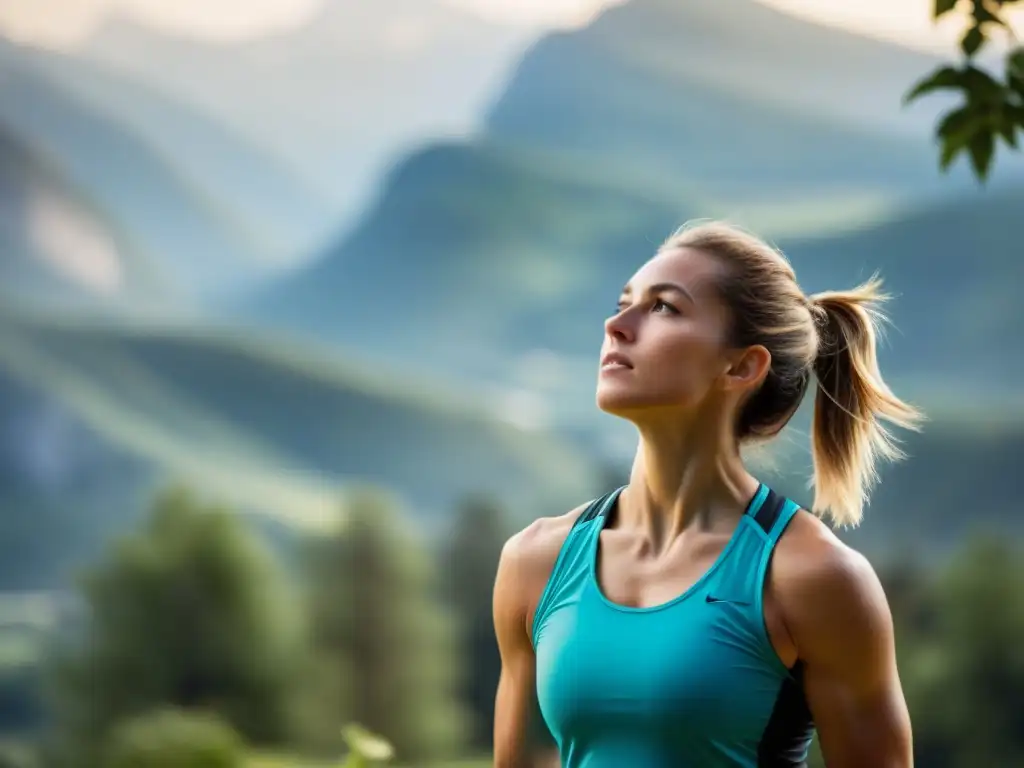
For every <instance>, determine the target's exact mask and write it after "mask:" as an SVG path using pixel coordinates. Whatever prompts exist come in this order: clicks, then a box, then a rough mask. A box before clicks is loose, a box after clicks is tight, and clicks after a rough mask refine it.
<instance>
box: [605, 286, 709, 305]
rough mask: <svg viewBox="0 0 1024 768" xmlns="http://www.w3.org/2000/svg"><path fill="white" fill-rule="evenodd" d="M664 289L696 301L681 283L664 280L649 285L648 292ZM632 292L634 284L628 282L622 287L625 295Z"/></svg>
mask: <svg viewBox="0 0 1024 768" xmlns="http://www.w3.org/2000/svg"><path fill="white" fill-rule="evenodd" d="M663 291H673V292H675V293H679V294H682V295H683V296H684V297H685V298H686V299H687V300H688V301H690V303H696V302H694V300H693V294H691V293H690V292H689V291H688V290H686V289H685V288H683V286H681V285H679V283H669V282H662V283H654V284H653V285H649V286H647V293H662V292H663ZM632 293H633V286H631V285H628V284H627V285H626V287H625V288H623V289H622V295H623V296H629V295H632Z"/></svg>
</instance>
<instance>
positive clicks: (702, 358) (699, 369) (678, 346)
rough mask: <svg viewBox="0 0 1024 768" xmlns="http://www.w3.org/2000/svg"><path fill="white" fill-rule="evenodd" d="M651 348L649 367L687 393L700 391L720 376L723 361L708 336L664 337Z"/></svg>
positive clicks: (692, 333) (718, 350)
mask: <svg viewBox="0 0 1024 768" xmlns="http://www.w3.org/2000/svg"><path fill="white" fill-rule="evenodd" d="M658 342H659V343H658V344H654V345H652V349H651V353H652V354H651V359H652V361H654V365H653V366H652V367H653V368H655V369H660V370H661V371H663V373H664V375H667V376H671V378H673V379H674V380H675V381H677V382H678V383H679V384H680V385H681V386H684V387H686V388H688V389H696V390H704V389H707V388H708V387H710V386H711V384H712V383H713V382H714V380H715V379H716V378H717V377H718V376H719V374H721V372H722V367H723V365H724V361H723V359H722V355H721V351H722V350H721V348H720V345H719V343H718V340H717V338H716V337H714V336H713V335H712V334H711V333H709V332H703V333H702V332H699V331H698V330H697V329H695V330H694V331H693V332H689V333H686V334H679V335H677V336H666V337H664V338H662V339H658Z"/></svg>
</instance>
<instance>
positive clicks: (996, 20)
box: [971, 0, 1006, 27]
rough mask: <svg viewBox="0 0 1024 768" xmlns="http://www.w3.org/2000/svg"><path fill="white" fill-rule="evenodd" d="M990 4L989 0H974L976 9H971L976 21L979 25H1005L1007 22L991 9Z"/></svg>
mask: <svg viewBox="0 0 1024 768" xmlns="http://www.w3.org/2000/svg"><path fill="white" fill-rule="evenodd" d="M988 5H989V0H974V9H973V10H972V11H971V15H972V16H974V21H975V23H976V24H977V25H978V26H979V27H980V26H981V25H982V24H998V25H999V26H1001V27H1005V26H1006V22H1005V21H1003V20H1002V19H1001V18H1000V17H999V16H997V15H996V14H995V13H993V12H992V11H990V10H989V8H988Z"/></svg>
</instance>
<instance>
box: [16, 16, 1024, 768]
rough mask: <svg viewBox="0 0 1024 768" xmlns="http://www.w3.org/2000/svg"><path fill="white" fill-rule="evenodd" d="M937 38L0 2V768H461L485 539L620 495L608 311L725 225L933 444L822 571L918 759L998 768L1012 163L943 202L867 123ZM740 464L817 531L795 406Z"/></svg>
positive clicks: (1014, 501) (970, 178)
mask: <svg viewBox="0 0 1024 768" xmlns="http://www.w3.org/2000/svg"><path fill="white" fill-rule="evenodd" d="M949 5H950V6H952V5H953V3H949ZM978 5H981V3H978ZM996 5H998V4H996ZM1011 18H1014V19H1015V20H1016V21H1018V22H1019V20H1020V19H1019V16H1018V17H1011ZM965 24H966V21H965V19H964V18H958V17H957V16H956V15H955V14H954V15H951V16H950V17H949V18H946V19H943V20H942V21H941V23H938V24H936V23H934V22H933V19H932V3H931V2H928V1H927V0H872V1H871V2H867V1H866V0H861V2H858V3H844V2H841V0H626V1H625V2H623V1H621V0H619V1H613V2H609V1H608V0H386V1H385V0H374V1H373V2H371V1H370V0H258V1H257V0H247V1H246V2H242V0H208V1H206V2H200V0H187V1H186V0H177V1H176V2H173V3H172V2H170V1H169V0H32V1H31V2H27V1H26V0H0V765H2V766H7V767H10V766H18V768H28V766H34V767H36V768H39V767H40V766H44V765H46V766H49V765H55V766H64V765H68V766H84V767H86V768H88V767H91V766H102V768H110V767H111V766H113V767H114V768H123V767H124V766H136V767H137V768H147V767H156V766H172V765H174V766H191V765H196V766H198V765H202V766H246V768H257V767H258V768H271V767H273V768H283V767H284V766H296V767H297V768H309V767H310V766H324V765H329V764H334V762H332V761H337V760H338V759H341V757H342V756H343V755H344V753H345V750H346V737H345V735H344V734H343V733H342V727H343V726H345V725H346V724H359V725H361V726H363V727H365V728H366V729H369V731H370V732H371V733H375V734H379V735H381V736H383V737H384V738H386V739H387V740H388V741H389V742H390V743H391V744H392V745H393V747H394V750H395V762H396V764H400V765H403V766H427V765H430V766H441V767H444V768H450V767H452V766H462V767H463V768H467V767H468V766H473V767H474V768H476V767H478V766H484V765H489V764H490V758H489V748H490V728H491V718H492V714H493V696H494V689H495V685H496V681H497V674H498V659H497V653H496V649H495V647H494V638H493V633H492V628H491V614H490V598H491V585H492V582H493V577H494V571H495V567H496V563H497V558H498V554H499V552H500V549H501V546H502V544H503V542H504V541H505V539H506V538H507V537H508V536H509V535H510V534H511V533H513V532H514V531H516V530H518V529H519V528H521V527H522V526H523V525H525V524H526V523H527V522H529V521H530V520H532V519H534V518H536V517H539V516H544V515H553V514H561V513H564V512H565V511H567V510H569V509H571V508H573V507H575V506H577V505H578V504H580V503H582V502H584V501H586V500H588V499H590V498H593V497H595V496H597V495H599V494H601V493H603V492H605V491H606V490H608V489H610V488H611V487H612V486H613V484H616V483H619V482H622V481H623V480H624V478H625V477H626V474H627V472H628V469H629V463H630V460H631V456H632V450H633V448H634V439H633V436H632V433H631V431H630V430H629V428H628V427H626V426H624V425H623V424H619V423H616V422H614V421H613V420H611V419H610V418H608V417H602V416H601V415H600V414H599V413H598V412H597V411H596V408H595V407H594V404H593V390H594V385H595V377H596V368H597V364H596V361H597V354H598V350H599V346H600V343H601V337H602V322H603V319H604V318H605V317H606V316H607V314H608V313H609V312H610V311H611V309H612V306H613V303H614V301H615V300H616V299H617V296H618V292H619V289H620V287H621V285H622V284H623V283H624V281H625V280H627V279H628V277H629V276H630V274H631V273H632V272H633V271H634V270H635V269H636V268H637V267H638V266H639V265H640V264H641V263H642V262H643V261H644V260H646V259H647V258H648V257H649V256H650V255H651V254H652V252H653V251H654V249H655V248H656V246H657V245H658V244H659V243H660V242H661V241H662V240H663V239H664V238H665V237H666V236H667V235H668V234H669V233H670V232H671V231H672V230H673V229H675V228H676V227H677V226H678V225H680V224H682V223H684V222H685V221H687V220H689V219H692V218H695V217H699V218H704V217H722V218H726V219H729V220H730V221H733V222H735V223H738V224H741V225H745V226H747V227H750V228H753V229H755V230H756V231H757V232H758V233H760V234H762V235H764V236H766V237H768V238H770V239H771V240H772V241H773V242H775V243H777V244H778V245H779V246H781V247H782V248H783V249H784V250H785V252H786V253H787V254H788V255H789V257H790V258H791V260H792V261H793V263H794V265H795V267H796V270H797V273H798V275H799V277H800V280H801V283H802V285H803V287H804V289H805V290H806V291H807V292H812V291H817V290H823V289H827V288H844V287H850V286H852V285H853V284H854V283H855V282H856V281H859V280H863V279H866V278H867V277H869V276H870V275H871V274H872V273H873V272H875V271H876V270H878V271H880V272H881V274H882V276H883V278H884V279H885V280H886V282H887V285H888V288H889V289H890V290H891V291H892V292H893V293H894V294H895V295H896V300H895V302H894V303H893V305H892V307H891V315H892V320H893V327H892V328H891V329H890V332H889V334H888V341H887V345H886V348H885V349H884V350H883V352H882V354H881V357H882V367H883V371H884V372H885V373H886V375H887V378H888V379H889V380H890V382H891V383H892V385H893V387H894V388H895V389H896V390H897V391H898V392H899V393H900V394H901V395H903V396H905V397H907V398H908V399H910V400H912V401H913V402H915V403H917V404H919V405H921V406H922V407H923V408H924V409H925V410H926V411H927V412H928V414H929V416H930V423H929V424H928V425H927V428H926V429H925V431H924V432H923V433H922V434H920V435H913V436H908V437H907V438H906V442H905V447H906V450H907V452H908V453H909V455H910V459H909V461H907V462H905V463H903V464H900V465H897V466H894V467H887V468H885V470H884V472H883V476H882V483H881V485H880V487H879V489H878V490H877V492H876V493H875V494H874V495H873V497H872V501H871V504H870V507H869V509H868V511H867V515H866V522H865V523H864V524H863V525H862V526H861V527H860V528H859V529H858V530H856V531H847V532H843V534H842V535H843V537H844V538H845V539H847V540H848V541H849V542H851V543H852V544H854V545H855V546H857V547H858V548H860V549H861V550H862V551H864V552H865V553H866V554H867V555H868V556H869V558H870V559H871V561H872V563H873V564H874V565H875V567H876V568H877V569H878V570H879V572H880V574H881V575H882V577H883V580H884V582H885V585H886V588H887V591H888V594H889V598H890V601H891V603H892V606H893V611H894V614H895V617H896V623H897V632H898V635H897V642H898V646H899V654H900V663H901V674H902V679H903V684H904V687H905V689H906V693H907V697H908V700H909V702H910V707H911V711H912V716H913V721H914V727H915V742H916V750H917V761H918V765H919V766H925V767H935V768H947V767H948V768H989V767H990V766H997V765H998V766H1000V767H1001V768H1011V767H1012V766H1024V646H1022V645H1021V644H1020V638H1021V637H1022V636H1024V601H1021V599H1020V594H1021V592H1022V590H1024V559H1022V558H1021V557H1020V555H1021V539H1020V536H1021V531H1022V527H1024V521H1022V519H1021V516H1020V514H1019V508H1020V459H1019V456H1020V454H1018V453H1017V451H1024V398H1022V395H1021V391H1020V388H1019V387H1018V385H1017V382H1018V377H1019V376H1021V375H1022V374H1024V356H1022V354H1021V346H1020V334H1021V332H1022V331H1024V313H1022V309H1021V302H1020V293H1019V291H1020V289H1019V287H1018V285H1017V283H1018V281H1019V280H1020V279H1021V277H1022V274H1024V272H1022V270H1024V267H1022V265H1024V259H1021V253H1020V249H1021V243H1022V242H1024V240H1022V238H1024V215H1022V214H1024V163H1021V160H1020V157H1019V156H1018V155H1014V154H1009V153H1008V154H1005V155H1001V156H999V157H998V158H997V163H996V165H995V167H994V170H993V172H992V173H991V175H990V177H989V179H988V181H987V183H986V184H984V185H981V184H979V183H978V181H977V180H976V179H975V177H974V175H973V174H972V172H971V169H970V166H969V165H968V163H967V162H966V160H963V161H957V162H956V163H954V164H953V166H952V168H951V169H950V170H949V171H948V173H946V174H943V173H941V172H940V171H939V169H938V150H937V147H936V145H935V143H934V141H933V139H932V135H933V133H934V129H935V125H936V122H937V120H938V118H939V117H940V116H941V114H942V110H943V109H944V108H946V107H949V106H950V103H951V102H950V100H949V99H948V98H947V97H945V96H936V97H935V98H930V99H925V100H921V101H920V102H915V103H913V104H912V105H909V106H904V105H903V104H902V99H903V96H904V94H905V93H906V92H907V91H908V90H909V88H910V87H911V85H912V84H913V83H914V82H915V81H917V80H918V79H919V78H920V77H921V76H923V75H926V74H927V73H928V72H930V71H932V70H933V69H934V68H935V67H937V66H939V65H941V64H942V63H943V62H945V61H947V60H952V59H954V58H955V57H957V56H958V55H959V50H958V47H957V46H958V40H959V36H960V35H961V34H962V33H963V30H964V28H965ZM1018 29H1024V26H1022V25H1019V24H1018ZM999 45H1000V41H999V40H995V41H993V43H992V46H993V47H992V48H991V50H989V49H986V52H987V53H986V55H989V56H990V57H996V56H997V54H999V53H1000V51H1001V50H1003V49H1000V48H999ZM1004 48H1005V46H1004ZM991 60H992V61H994V62H996V64H997V65H998V63H999V61H1000V60H999V59H998V58H992V59H991ZM755 458H756V460H757V462H758V468H759V470H758V471H759V472H760V473H761V474H762V476H763V477H764V478H765V479H766V480H767V481H769V482H771V483H773V484H775V485H776V486H777V487H778V488H779V489H780V490H782V491H784V492H787V493H788V494H790V495H792V496H793V497H794V498H795V499H797V500H798V501H801V502H803V503H809V502H810V499H811V493H810V492H809V491H808V490H807V480H808V477H809V475H810V460H809V454H808V437H807V418H806V414H805V413H803V412H802V413H800V414H799V415H798V416H797V418H796V419H795V421H794V423H793V425H792V426H791V427H789V428H788V429H787V430H786V432H785V433H784V434H783V436H782V437H781V438H780V439H779V440H778V441H777V443H776V444H775V445H773V446H772V448H771V450H770V451H768V452H766V453H765V454H763V455H759V456H757V457H755ZM353 733H355V734H356V735H353ZM353 739H355V740H356V741H359V740H360V739H363V740H364V741H366V740H367V739H369V737H367V736H365V735H360V733H359V732H354V731H353V732H349V733H348V737H347V741H348V742H349V743H351V742H352V740H353ZM536 743H537V748H538V754H539V755H543V754H544V750H545V749H546V748H547V741H546V736H545V734H544V732H543V728H542V727H539V728H538V729H537V735H536ZM379 747H380V748H382V747H381V745H377V744H375V743H374V742H372V741H370V742H369V746H367V747H366V749H367V750H368V751H369V752H371V753H373V752H374V750H375V749H378V748H379ZM168 755H171V756H172V757H170V758H168ZM538 759H540V758H538ZM161 760H163V762H161ZM168 760H170V762H168ZM203 760H206V762H202V761H203ZM5 761H6V762H5ZM217 761H220V762H217Z"/></svg>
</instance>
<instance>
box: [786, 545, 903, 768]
mask: <svg viewBox="0 0 1024 768" xmlns="http://www.w3.org/2000/svg"><path fill="white" fill-rule="evenodd" d="M804 539H805V541H804V542H803V544H804V546H802V547H800V549H801V551H800V552H799V553H794V554H796V555H797V556H796V557H788V558H785V559H781V558H780V560H781V562H780V563H779V566H780V567H779V568H778V580H777V582H776V583H777V585H778V588H779V601H780V604H781V606H782V609H783V615H784V619H785V622H786V626H787V629H788V630H789V631H790V633H791V635H792V637H793V640H794V642H795V644H796V647H797V654H798V656H799V658H800V660H801V661H802V662H803V665H804V686H805V693H806V695H807V701H808V705H809V706H810V709H811V713H812V714H813V716H814V720H815V724H816V727H817V730H818V738H819V741H820V743H821V750H822V754H823V756H824V757H825V763H826V765H827V766H828V768H860V767H861V766H865V765H870V766H873V767H877V768H910V766H912V765H913V751H912V746H911V728H910V718H909V715H908V713H907V706H906V702H905V700H904V697H903V691H902V688H901V686H900V681H899V675H898V672H897V669H896V653H895V642H894V636H893V623H892V615H891V613H890V610H889V605H888V601H887V600H886V597H885V593H884V591H883V589H882V585H881V583H880V581H879V579H878V576H877V575H876V574H875V572H874V570H873V569H872V567H871V565H870V564H869V563H868V562H867V560H866V559H865V558H864V557H863V556H862V555H860V554H858V553H856V552H854V551H853V550H851V549H849V548H847V547H846V546H844V545H843V544H841V543H840V542H839V541H838V540H836V539H835V538H834V537H832V536H831V535H827V537H826V536H823V535H821V534H820V533H818V534H816V535H812V536H806V537H804ZM797 544H799V542H794V545H797ZM780 547H781V542H780ZM792 548H796V547H795V546H794V547H792Z"/></svg>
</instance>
